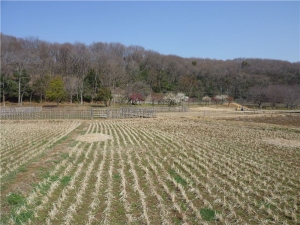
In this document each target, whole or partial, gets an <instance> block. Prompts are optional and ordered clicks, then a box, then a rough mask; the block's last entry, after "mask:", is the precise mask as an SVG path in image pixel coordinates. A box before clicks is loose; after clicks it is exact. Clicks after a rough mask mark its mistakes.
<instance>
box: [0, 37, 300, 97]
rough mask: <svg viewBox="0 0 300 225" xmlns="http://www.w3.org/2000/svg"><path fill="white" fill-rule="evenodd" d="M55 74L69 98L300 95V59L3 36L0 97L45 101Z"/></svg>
mask: <svg viewBox="0 0 300 225" xmlns="http://www.w3.org/2000/svg"><path fill="white" fill-rule="evenodd" d="M57 76H59V77H61V78H62V80H63V81H64V88H65V100H66V101H79V102H80V101H81V102H83V101H91V100H95V99H97V98H98V97H99V95H100V94H99V92H101V91H102V92H103V88H105V89H106V90H110V91H111V92H113V93H116V92H118V91H119V92H120V93H122V94H125V95H127V96H128V95H131V94H134V93H135V92H136V93H138V94H139V95H142V96H144V95H147V94H150V93H151V92H152V93H167V92H175V93H177V92H183V93H185V94H186V95H187V96H189V97H191V98H198V99H202V97H204V96H210V97H213V96H215V95H222V94H226V95H229V96H232V97H234V99H239V100H242V99H244V100H245V99H247V100H250V99H252V100H253V101H254V100H255V94H257V93H258V92H262V91H266V90H267V87H268V88H269V89H270V88H271V89H272V88H273V89H274V88H275V90H278V93H281V95H283V94H282V93H283V92H284V91H287V90H288V89H290V90H293V93H294V94H296V95H297V92H295V90H298V91H299V85H300V62H296V63H291V62H287V61H281V60H271V59H254V58H237V59H233V60H226V61H223V60H216V59H203V58H182V57H179V56H176V55H162V54H160V53H158V52H155V51H152V50H145V49H144V48H143V47H141V46H124V45H122V44H120V43H102V42H95V43H93V44H91V45H86V44H83V43H74V44H71V43H64V44H59V43H49V42H46V41H42V40H39V39H38V38H33V37H30V38H17V37H13V36H8V35H5V34H1V89H2V91H1V99H3V94H4V96H5V100H7V101H16V102H17V101H18V100H19V101H22V100H23V101H25V100H26V101H28V100H31V99H32V100H35V101H44V100H45V96H46V91H47V89H48V88H49V83H50V81H51V79H53V78H54V77H57ZM279 90H282V91H279ZM275 92H276V91H275ZM136 93H135V94H136ZM299 93H300V92H298V94H299ZM260 94H261V93H260ZM97 96H98V97H97ZM256 97H257V96H256ZM255 101H256V100H255ZM276 101H277V100H276Z"/></svg>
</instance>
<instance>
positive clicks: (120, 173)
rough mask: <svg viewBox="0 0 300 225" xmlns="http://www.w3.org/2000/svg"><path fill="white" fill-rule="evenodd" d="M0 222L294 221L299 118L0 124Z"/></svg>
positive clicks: (299, 215)
mask: <svg viewBox="0 0 300 225" xmlns="http://www.w3.org/2000/svg"><path fill="white" fill-rule="evenodd" d="M0 133H1V146H0V151H1V224H53V225H54V224H78V225H81V224H112V225H115V224H155V225H156V224H243V225H244V224H253V225H254V224H299V223H300V191H299V190H300V116H299V115H296V114H295V115H280V114H279V115H252V114H249V115H246V114H239V113H232V111H230V110H227V111H226V110H223V109H214V110H212V109H208V108H207V109H206V108H201V109H196V108H195V109H191V110H190V112H185V113H183V112H181V113H158V114H157V118H151V119H145V118H144V119H123V120H105V119H103V120H91V121H79V120H77V121H71V120H53V121H1V129H0Z"/></svg>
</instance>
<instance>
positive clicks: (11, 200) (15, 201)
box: [6, 193, 25, 205]
mask: <svg viewBox="0 0 300 225" xmlns="http://www.w3.org/2000/svg"><path fill="white" fill-rule="evenodd" d="M6 200H7V202H8V204H10V205H22V204H24V203H25V197H24V196H22V195H20V194H17V193H10V194H9V195H8V196H7V198H6Z"/></svg>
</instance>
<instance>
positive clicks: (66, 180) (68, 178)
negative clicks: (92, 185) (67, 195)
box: [60, 176, 72, 186]
mask: <svg viewBox="0 0 300 225" xmlns="http://www.w3.org/2000/svg"><path fill="white" fill-rule="evenodd" d="M71 179H72V177H71V176H64V177H63V178H61V180H60V182H61V184H62V185H64V186H66V185H68V184H69V182H70V181H71Z"/></svg>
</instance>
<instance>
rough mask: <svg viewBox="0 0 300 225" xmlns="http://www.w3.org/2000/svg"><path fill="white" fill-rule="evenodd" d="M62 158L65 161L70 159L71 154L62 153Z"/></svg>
mask: <svg viewBox="0 0 300 225" xmlns="http://www.w3.org/2000/svg"><path fill="white" fill-rule="evenodd" d="M60 157H62V158H63V159H66V158H68V157H69V154H68V153H61V154H60Z"/></svg>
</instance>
